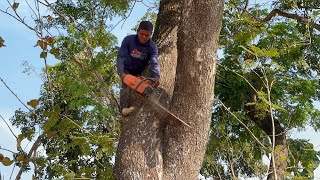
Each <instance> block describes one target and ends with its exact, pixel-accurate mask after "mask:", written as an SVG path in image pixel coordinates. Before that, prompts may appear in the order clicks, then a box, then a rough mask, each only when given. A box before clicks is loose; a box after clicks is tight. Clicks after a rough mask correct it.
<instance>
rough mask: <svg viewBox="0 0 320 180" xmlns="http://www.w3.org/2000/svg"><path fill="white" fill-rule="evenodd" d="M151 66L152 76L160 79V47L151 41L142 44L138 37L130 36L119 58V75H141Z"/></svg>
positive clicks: (123, 44)
mask: <svg viewBox="0 0 320 180" xmlns="http://www.w3.org/2000/svg"><path fill="white" fill-rule="evenodd" d="M148 64H150V71H151V76H152V77H153V78H158V79H159V78H160V68H159V62H158V47H157V45H156V43H155V42H154V41H152V40H151V39H150V40H149V41H148V42H147V43H146V44H141V43H140V42H139V40H138V36H137V35H129V36H127V37H125V38H124V39H123V41H122V44H121V47H120V50H119V52H118V58H117V73H118V74H119V75H121V74H123V73H125V72H126V73H129V74H132V75H135V76H137V75H141V73H142V71H143V70H144V69H145V68H146V66H147V65H148Z"/></svg>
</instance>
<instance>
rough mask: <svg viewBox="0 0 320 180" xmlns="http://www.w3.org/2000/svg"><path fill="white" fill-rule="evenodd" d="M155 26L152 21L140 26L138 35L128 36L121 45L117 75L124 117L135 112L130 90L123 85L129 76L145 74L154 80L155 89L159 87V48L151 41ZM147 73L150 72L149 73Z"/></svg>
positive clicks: (144, 22) (142, 23) (143, 22)
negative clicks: (120, 85) (119, 81)
mask: <svg viewBox="0 0 320 180" xmlns="http://www.w3.org/2000/svg"><path fill="white" fill-rule="evenodd" d="M152 32H153V25H152V23H151V22H150V21H142V22H141V23H140V24H139V28H138V30H137V34H136V35H129V36H126V37H125V38H124V39H123V41H122V44H121V47H120V50H119V52H118V59H117V73H118V75H119V76H120V78H121V80H122V87H121V90H120V109H121V110H122V114H123V115H127V114H129V113H130V111H132V110H133V107H130V106H131V102H132V97H131V95H130V94H129V93H130V91H129V88H128V87H127V86H126V85H125V84H124V83H123V79H124V77H125V76H126V75H127V74H131V75H133V76H140V75H142V73H143V72H146V73H148V74H150V76H151V78H154V81H155V82H154V84H153V86H154V87H157V86H158V85H159V79H160V68H159V62H158V47H157V45H156V43H155V42H154V41H152V39H151V35H152ZM147 71H150V73H149V72H147Z"/></svg>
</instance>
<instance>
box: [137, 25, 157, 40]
mask: <svg viewBox="0 0 320 180" xmlns="http://www.w3.org/2000/svg"><path fill="white" fill-rule="evenodd" d="M152 31H153V25H152V23H151V22H150V21H141V23H140V24H139V28H138V30H137V34H138V39H139V42H140V43H141V44H145V43H147V42H148V40H149V39H150V37H151V35H152Z"/></svg>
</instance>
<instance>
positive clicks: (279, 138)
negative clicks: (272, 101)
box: [246, 94, 288, 180]
mask: <svg viewBox="0 0 320 180" xmlns="http://www.w3.org/2000/svg"><path fill="white" fill-rule="evenodd" d="M256 96H257V95H256V94H254V95H253V98H252V99H253V102H256V99H257V98H256ZM246 110H247V115H248V116H249V117H250V119H251V120H252V121H253V122H254V123H255V124H257V126H258V127H259V128H260V129H261V130H262V131H264V132H265V133H266V134H267V135H268V136H269V137H270V139H271V142H272V140H273V137H272V136H273V127H272V120H271V115H270V113H269V112H268V113H266V116H265V118H264V119H259V118H258V116H257V114H258V113H259V112H257V111H256V108H255V106H247V107H246ZM260 113H261V112H260ZM274 128H275V151H274V159H271V162H270V165H269V172H270V174H269V175H268V178H267V179H268V180H275V179H276V178H275V177H277V180H283V179H285V172H286V168H287V159H288V145H287V140H286V131H285V129H284V128H283V127H282V126H281V124H280V122H279V121H278V120H277V119H275V120H274ZM273 161H274V162H275V168H274V167H273ZM274 169H275V170H274Z"/></svg>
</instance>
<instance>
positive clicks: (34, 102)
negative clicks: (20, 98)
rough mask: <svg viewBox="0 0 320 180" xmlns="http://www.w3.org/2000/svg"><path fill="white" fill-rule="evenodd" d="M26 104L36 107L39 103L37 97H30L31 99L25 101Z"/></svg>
mask: <svg viewBox="0 0 320 180" xmlns="http://www.w3.org/2000/svg"><path fill="white" fill-rule="evenodd" d="M27 104H28V105H29V106H31V107H33V108H36V107H37V106H38V104H39V100H37V99H32V100H31V101H29V102H27Z"/></svg>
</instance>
